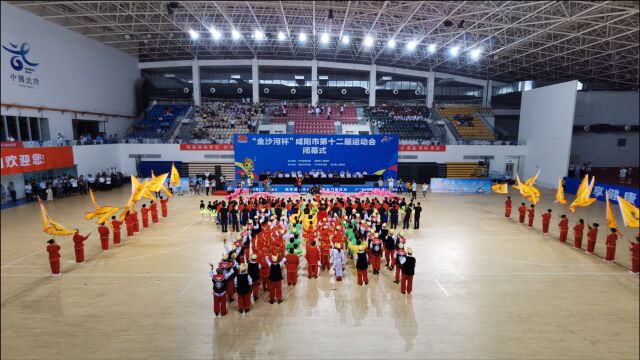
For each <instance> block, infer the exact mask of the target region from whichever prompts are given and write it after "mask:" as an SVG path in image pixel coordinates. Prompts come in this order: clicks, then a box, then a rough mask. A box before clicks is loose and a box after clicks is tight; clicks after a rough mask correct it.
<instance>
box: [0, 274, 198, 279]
mask: <svg viewBox="0 0 640 360" xmlns="http://www.w3.org/2000/svg"><path fill="white" fill-rule="evenodd" d="M196 275H202V274H79V273H63V274H62V276H63V277H69V276H71V277H82V276H142V277H145V276H148V277H158V276H196ZM28 276H38V277H47V276H51V273H47V274H2V277H28ZM194 280H195V278H194Z"/></svg>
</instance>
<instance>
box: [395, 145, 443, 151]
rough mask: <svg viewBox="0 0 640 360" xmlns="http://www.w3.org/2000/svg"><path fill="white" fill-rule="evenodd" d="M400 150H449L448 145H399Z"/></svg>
mask: <svg viewBox="0 0 640 360" xmlns="http://www.w3.org/2000/svg"><path fill="white" fill-rule="evenodd" d="M398 151H447V145H398Z"/></svg>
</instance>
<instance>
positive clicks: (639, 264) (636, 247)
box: [629, 234, 640, 274]
mask: <svg viewBox="0 0 640 360" xmlns="http://www.w3.org/2000/svg"><path fill="white" fill-rule="evenodd" d="M629 251H630V252H631V272H632V273H636V274H637V273H638V272H640V234H638V235H636V242H635V243H634V242H632V243H631V244H629Z"/></svg>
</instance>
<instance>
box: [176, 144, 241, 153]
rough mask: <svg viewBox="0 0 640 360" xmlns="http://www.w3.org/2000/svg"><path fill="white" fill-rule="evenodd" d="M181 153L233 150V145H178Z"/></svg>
mask: <svg viewBox="0 0 640 360" xmlns="http://www.w3.org/2000/svg"><path fill="white" fill-rule="evenodd" d="M180 150H183V151H212V150H213V151H216V150H217V151H220V150H233V144H180Z"/></svg>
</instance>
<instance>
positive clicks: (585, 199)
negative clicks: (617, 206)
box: [569, 175, 597, 212]
mask: <svg viewBox="0 0 640 360" xmlns="http://www.w3.org/2000/svg"><path fill="white" fill-rule="evenodd" d="M595 184H596V178H595V176H594V177H592V178H591V182H589V175H585V176H584V178H583V179H582V182H581V183H580V186H578V191H576V198H575V200H573V202H572V203H571V205H569V210H571V212H576V208H577V207H587V206H590V205H591V204H593V203H594V202H596V201H597V199H596V198H592V197H591V191H593V187H594V185H595Z"/></svg>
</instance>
